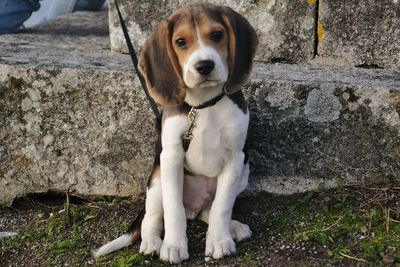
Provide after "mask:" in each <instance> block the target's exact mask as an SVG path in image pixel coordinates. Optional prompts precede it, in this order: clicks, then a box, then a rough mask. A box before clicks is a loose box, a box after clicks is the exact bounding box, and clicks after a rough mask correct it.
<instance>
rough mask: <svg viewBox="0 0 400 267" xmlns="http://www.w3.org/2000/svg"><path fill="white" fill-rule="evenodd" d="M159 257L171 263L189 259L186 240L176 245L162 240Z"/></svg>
mask: <svg viewBox="0 0 400 267" xmlns="http://www.w3.org/2000/svg"><path fill="white" fill-rule="evenodd" d="M160 259H161V260H162V261H165V262H169V263H171V264H177V263H180V262H181V261H184V260H187V259H189V253H188V247H187V242H186V241H181V242H178V244H177V245H173V244H170V243H169V242H168V241H165V240H164V242H163V243H162V245H161V251H160Z"/></svg>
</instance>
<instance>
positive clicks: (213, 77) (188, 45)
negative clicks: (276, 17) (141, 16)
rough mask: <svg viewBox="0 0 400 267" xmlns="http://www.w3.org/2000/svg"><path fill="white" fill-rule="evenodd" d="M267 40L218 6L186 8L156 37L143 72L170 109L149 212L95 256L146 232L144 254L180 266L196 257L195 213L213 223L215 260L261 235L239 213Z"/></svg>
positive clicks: (210, 247) (143, 59)
mask: <svg viewBox="0 0 400 267" xmlns="http://www.w3.org/2000/svg"><path fill="white" fill-rule="evenodd" d="M257 45H258V38H257V35H256V33H255V31H254V29H253V28H252V27H251V25H250V24H249V22H248V21H247V20H246V19H245V18H244V17H242V16H241V15H240V14H238V13H236V12H235V11H234V10H232V9H231V8H229V7H225V6H215V5H212V4H208V3H202V4H192V5H189V6H186V7H183V8H181V9H179V10H178V11H176V12H175V13H174V14H172V15H171V16H170V17H169V18H168V19H166V20H163V21H161V23H160V25H159V26H158V28H157V29H156V31H154V32H153V33H152V34H151V36H150V37H149V38H148V40H147V42H146V44H145V46H144V49H143V51H142V53H141V55H140V58H139V69H140V72H141V73H142V75H143V76H144V78H145V81H146V84H147V87H148V88H149V92H150V94H151V96H152V97H153V98H154V99H155V101H156V102H158V103H159V104H160V105H162V107H163V113H162V118H160V120H159V126H160V127H159V128H160V129H159V130H160V137H159V141H158V144H157V148H156V150H157V153H156V154H157V155H156V158H155V160H154V168H153V171H152V174H151V176H150V178H149V182H148V185H147V194H146V204H145V212H142V213H141V214H140V216H138V218H137V219H136V220H135V222H134V223H133V224H132V226H131V228H130V231H129V232H128V233H127V234H124V235H122V236H121V237H119V238H117V239H115V240H114V241H112V242H110V243H108V244H106V245H104V246H102V247H101V248H100V249H99V250H97V252H95V253H94V255H95V256H101V255H104V254H107V253H109V252H112V251H114V250H117V249H119V248H121V247H125V246H128V245H130V244H132V243H133V242H134V241H136V240H137V239H139V237H140V236H141V239H142V243H141V245H140V252H141V253H142V254H145V255H149V254H158V255H159V256H160V259H161V260H163V261H166V262H170V263H179V262H181V261H183V260H186V259H188V258H189V254H188V240H187V237H186V220H187V219H194V218H199V219H201V220H203V221H204V222H206V223H208V231H207V238H206V249H205V254H206V256H211V257H213V258H215V259H218V258H222V257H224V256H227V255H230V254H232V253H234V252H235V243H234V241H233V240H234V239H235V240H237V241H241V240H243V239H246V238H249V237H250V236H251V234H252V233H251V231H250V229H249V227H248V226H247V225H246V224H243V223H241V222H238V221H236V220H232V219H231V215H232V208H233V205H234V202H235V199H236V197H237V195H238V194H240V193H241V192H242V191H243V190H244V189H245V188H246V186H247V183H248V176H249V163H248V158H247V155H246V151H245V143H246V135H247V129H248V125H249V111H248V108H247V104H246V102H245V99H244V96H243V93H242V92H241V89H242V87H243V85H244V84H245V82H246V80H247V79H248V77H249V75H250V71H251V68H252V64H253V58H254V54H255V52H256V48H257ZM163 230H164V235H163V239H162V232H163Z"/></svg>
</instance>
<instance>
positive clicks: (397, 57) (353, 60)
mask: <svg viewBox="0 0 400 267" xmlns="http://www.w3.org/2000/svg"><path fill="white" fill-rule="evenodd" d="M399 25H400V1H398V0H382V1H375V0H364V1H341V0H320V1H319V25H318V39H319V42H318V55H319V56H321V57H327V58H334V59H336V60H337V61H340V62H344V63H347V64H350V65H353V66H354V65H361V66H366V67H368V66H372V67H383V68H393V69H400V27H399Z"/></svg>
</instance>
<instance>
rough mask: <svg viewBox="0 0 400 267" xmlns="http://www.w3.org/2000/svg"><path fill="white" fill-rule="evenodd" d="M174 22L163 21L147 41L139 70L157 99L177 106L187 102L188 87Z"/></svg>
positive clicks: (163, 103) (170, 105)
mask: <svg viewBox="0 0 400 267" xmlns="http://www.w3.org/2000/svg"><path fill="white" fill-rule="evenodd" d="M172 30H173V21H168V20H163V21H161V23H160V25H159V26H158V28H157V30H156V31H155V32H153V33H152V34H151V36H150V37H149V38H148V39H147V41H146V43H145V45H144V48H143V50H142V53H141V54H140V57H139V71H140V73H141V74H142V75H143V77H144V79H145V80H146V85H147V87H148V88H149V92H150V94H151V96H152V97H153V98H154V100H155V101H156V102H157V103H159V104H160V105H162V106H164V107H176V106H178V105H180V104H181V103H183V101H184V99H185V95H186V92H185V85H184V83H183V80H182V77H181V69H180V66H179V63H178V59H177V57H176V54H175V52H174V49H173V47H172Z"/></svg>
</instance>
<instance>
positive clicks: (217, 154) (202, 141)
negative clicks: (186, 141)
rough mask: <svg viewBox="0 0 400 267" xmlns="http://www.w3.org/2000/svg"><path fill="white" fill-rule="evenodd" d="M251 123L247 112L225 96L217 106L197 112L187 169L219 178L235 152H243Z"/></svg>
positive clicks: (186, 159) (186, 162) (186, 158)
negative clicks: (249, 123) (225, 164)
mask: <svg viewBox="0 0 400 267" xmlns="http://www.w3.org/2000/svg"><path fill="white" fill-rule="evenodd" d="M248 122H249V116H248V113H246V114H245V113H243V111H242V110H240V109H239V107H238V106H237V105H236V104H235V103H233V102H232V101H231V100H230V99H229V98H228V97H226V96H225V97H224V98H223V99H222V100H221V101H219V102H218V103H217V104H215V105H214V106H211V107H208V108H205V109H200V110H197V115H196V127H195V128H194V129H193V139H192V141H191V143H190V146H189V149H188V151H187V152H186V154H185V167H186V168H187V169H189V170H190V171H191V172H193V173H195V174H200V175H205V176H208V177H216V176H218V174H219V173H220V172H221V169H222V167H223V166H224V163H225V162H226V161H227V160H228V159H229V158H230V157H231V155H232V153H240V152H241V151H242V149H243V146H244V143H245V139H246V134H247V128H248Z"/></svg>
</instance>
